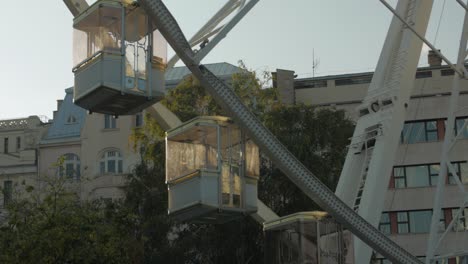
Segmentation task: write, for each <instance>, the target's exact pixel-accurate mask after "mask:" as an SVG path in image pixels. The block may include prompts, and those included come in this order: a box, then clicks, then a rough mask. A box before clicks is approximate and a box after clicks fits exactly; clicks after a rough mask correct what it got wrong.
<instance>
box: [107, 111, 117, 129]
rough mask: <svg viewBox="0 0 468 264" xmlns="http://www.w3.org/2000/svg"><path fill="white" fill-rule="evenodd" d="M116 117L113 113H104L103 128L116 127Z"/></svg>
mask: <svg viewBox="0 0 468 264" xmlns="http://www.w3.org/2000/svg"><path fill="white" fill-rule="evenodd" d="M116 128H117V118H115V116H113V115H108V114H104V129H116Z"/></svg>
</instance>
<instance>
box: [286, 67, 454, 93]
mask: <svg viewBox="0 0 468 264" xmlns="http://www.w3.org/2000/svg"><path fill="white" fill-rule="evenodd" d="M439 69H440V70H443V71H453V70H452V69H451V68H450V67H449V66H448V65H440V66H427V67H418V68H417V71H416V76H415V77H416V78H417V79H418V78H426V77H430V76H429V75H426V74H425V73H428V72H429V71H431V70H439ZM451 74H453V73H451ZM373 75H374V72H358V73H348V74H336V75H326V76H318V77H308V78H298V79H295V80H294V88H295V89H303V88H319V87H327V81H329V80H334V81H338V83H337V84H336V85H337V86H339V85H348V84H359V83H370V82H371V81H372V76H373Z"/></svg>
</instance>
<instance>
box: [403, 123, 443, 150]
mask: <svg viewBox="0 0 468 264" xmlns="http://www.w3.org/2000/svg"><path fill="white" fill-rule="evenodd" d="M438 139H439V138H438V130H437V121H436V120H432V121H422V122H411V123H406V124H405V125H404V126H403V131H402V132H401V143H403V144H411V143H420V142H430V141H437V140H438Z"/></svg>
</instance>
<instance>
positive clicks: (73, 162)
mask: <svg viewBox="0 0 468 264" xmlns="http://www.w3.org/2000/svg"><path fill="white" fill-rule="evenodd" d="M80 167H81V163H80V157H78V155H75V154H70V153H69V154H65V155H63V164H62V166H61V167H60V170H59V175H60V177H64V176H66V177H67V178H69V179H74V180H79V179H80V177H81V168H80Z"/></svg>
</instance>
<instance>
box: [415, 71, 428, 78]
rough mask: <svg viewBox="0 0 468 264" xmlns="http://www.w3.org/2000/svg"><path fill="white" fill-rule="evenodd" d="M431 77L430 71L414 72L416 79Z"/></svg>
mask: <svg viewBox="0 0 468 264" xmlns="http://www.w3.org/2000/svg"><path fill="white" fill-rule="evenodd" d="M430 77H432V71H418V72H416V79H421V78H430Z"/></svg>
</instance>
